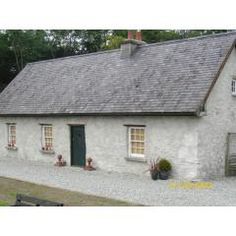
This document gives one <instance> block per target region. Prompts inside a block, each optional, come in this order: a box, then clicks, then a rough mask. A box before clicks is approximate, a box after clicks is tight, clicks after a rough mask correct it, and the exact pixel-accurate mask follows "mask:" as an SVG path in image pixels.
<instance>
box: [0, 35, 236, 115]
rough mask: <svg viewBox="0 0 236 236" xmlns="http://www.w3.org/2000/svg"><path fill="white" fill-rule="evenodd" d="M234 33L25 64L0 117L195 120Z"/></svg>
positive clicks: (3, 98) (2, 100) (1, 101)
mask: <svg viewBox="0 0 236 236" xmlns="http://www.w3.org/2000/svg"><path fill="white" fill-rule="evenodd" d="M235 39H236V32H231V33H225V34H217V35H213V36H205V37H197V38H192V39H185V40H176V41H168V42H163V43H155V44H149V45H142V46H139V48H138V50H137V51H136V52H135V54H134V55H132V56H131V57H130V58H125V59H121V57H120V50H119V49H118V50H112V51H105V52H99V53H91V54H86V55H80V56H73V57H65V58H59V59H53V60H47V61H39V62H35V63H30V64H28V65H27V66H26V67H25V68H24V69H23V70H22V71H21V72H20V73H19V74H18V75H17V76H16V78H15V79H14V80H13V81H12V82H11V83H10V84H9V85H8V86H7V88H6V89H5V90H4V91H3V92H2V93H1V95H0V114H1V115H53V114H54V115H68V114H70V115H72V114H73V115H95V114H96V115H118V114H130V115H131V114H136V115H141V114H151V115H152V114H153V115H161V114H163V115H167V114H169V115H171V114H175V115H178V114H180V115H181V114H182V115H194V114H195V115H196V114H198V111H199V109H200V107H201V105H202V104H203V103H204V101H205V99H206V96H207V94H208V92H209V91H210V88H211V86H212V84H213V82H214V80H215V78H216V77H217V73H218V72H219V68H220V66H221V65H222V63H223V62H224V60H225V59H226V58H227V54H229V52H230V50H231V49H232V47H233V45H234V41H235Z"/></svg>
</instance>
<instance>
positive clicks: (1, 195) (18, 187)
mask: <svg viewBox="0 0 236 236" xmlns="http://www.w3.org/2000/svg"><path fill="white" fill-rule="evenodd" d="M17 193H21V194H26V195H29V196H33V197H37V198H42V199H46V200H51V201H57V202H63V203H64V205H65V206H131V205H132V204H130V203H127V202H123V201H118V200H114V199H108V198H103V197H97V196H92V195H86V194H82V193H79V192H72V191H67V190H63V189H58V188H51V187H47V186H44V185H37V184H32V183H29V182H23V181H19V180H15V179H9V178H4V177H0V206H9V205H12V204H14V202H15V199H16V194H17Z"/></svg>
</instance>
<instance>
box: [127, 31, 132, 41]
mask: <svg viewBox="0 0 236 236" xmlns="http://www.w3.org/2000/svg"><path fill="white" fill-rule="evenodd" d="M128 39H133V33H132V32H131V31H130V30H129V31H128Z"/></svg>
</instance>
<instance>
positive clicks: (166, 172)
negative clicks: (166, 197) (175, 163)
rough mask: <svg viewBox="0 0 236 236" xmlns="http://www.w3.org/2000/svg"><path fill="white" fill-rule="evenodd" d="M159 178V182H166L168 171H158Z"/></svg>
mask: <svg viewBox="0 0 236 236" xmlns="http://www.w3.org/2000/svg"><path fill="white" fill-rule="evenodd" d="M159 177H160V179H161V180H167V179H168V178H169V172H168V171H160V173H159Z"/></svg>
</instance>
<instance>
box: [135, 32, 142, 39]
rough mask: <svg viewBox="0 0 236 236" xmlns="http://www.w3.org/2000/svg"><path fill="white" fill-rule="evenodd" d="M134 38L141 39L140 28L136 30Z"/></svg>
mask: <svg viewBox="0 0 236 236" xmlns="http://www.w3.org/2000/svg"><path fill="white" fill-rule="evenodd" d="M136 40H138V41H142V33H141V30H137V31H136Z"/></svg>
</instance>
